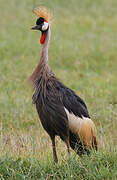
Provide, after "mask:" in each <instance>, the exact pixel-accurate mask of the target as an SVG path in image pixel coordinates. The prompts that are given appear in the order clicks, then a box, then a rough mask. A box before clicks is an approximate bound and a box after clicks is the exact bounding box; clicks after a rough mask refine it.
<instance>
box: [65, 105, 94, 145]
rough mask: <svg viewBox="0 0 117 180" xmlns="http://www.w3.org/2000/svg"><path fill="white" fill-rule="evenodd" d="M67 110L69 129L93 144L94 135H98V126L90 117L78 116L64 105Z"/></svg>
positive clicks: (88, 143) (86, 142) (84, 141)
mask: <svg viewBox="0 0 117 180" xmlns="http://www.w3.org/2000/svg"><path fill="white" fill-rule="evenodd" d="M64 109H65V112H66V114H67V117H68V123H69V129H70V130H71V131H72V132H73V133H74V134H76V135H77V137H79V138H81V139H82V142H83V143H84V144H85V145H87V146H91V144H92V141H93V136H96V128H95V125H94V123H93V121H92V120H91V119H90V118H86V117H82V118H80V117H78V116H75V115H74V114H73V113H69V111H68V110H67V109H66V108H65V107H64Z"/></svg>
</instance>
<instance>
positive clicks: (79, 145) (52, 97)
mask: <svg viewBox="0 0 117 180" xmlns="http://www.w3.org/2000/svg"><path fill="white" fill-rule="evenodd" d="M34 14H35V15H36V16H37V21H36V26H34V27H32V29H33V30H39V31H41V39H40V43H41V44H42V52H41V56H40V60H39V63H38V65H37V67H36V68H35V70H34V72H33V73H32V75H31V76H30V80H31V81H32V83H33V86H34V94H33V97H32V100H33V103H34V104H35V105H36V109H37V112H38V115H39V118H40V121H41V123H42V126H43V128H44V129H45V130H46V132H47V133H48V134H49V136H50V138H51V141H52V147H53V157H54V161H55V162H57V161H58V158H57V153H56V145H55V136H59V137H60V138H61V139H62V140H63V141H64V142H65V144H66V146H67V149H68V152H70V147H71V148H72V149H73V150H75V151H76V153H77V154H78V155H82V154H84V153H88V154H89V153H90V149H91V148H94V149H95V150H97V140H96V128H95V125H94V123H93V121H92V120H91V119H90V116H89V113H88V110H87V107H86V104H85V103H84V101H83V100H82V99H81V98H80V97H79V96H77V95H76V94H75V93H74V92H73V91H72V90H71V89H69V88H67V87H66V86H65V85H64V84H63V83H61V82H60V80H59V79H57V78H56V76H55V75H54V73H53V72H52V71H51V69H50V67H49V65H48V45H49V40H50V23H49V22H50V13H49V11H48V10H47V9H46V8H45V7H37V8H35V9H34Z"/></svg>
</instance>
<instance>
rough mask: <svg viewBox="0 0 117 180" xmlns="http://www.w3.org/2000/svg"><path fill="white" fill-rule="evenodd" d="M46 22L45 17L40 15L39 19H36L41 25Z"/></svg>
mask: <svg viewBox="0 0 117 180" xmlns="http://www.w3.org/2000/svg"><path fill="white" fill-rule="evenodd" d="M43 22H44V18H42V17H40V18H39V19H37V21H36V25H40V24H42V23H43Z"/></svg>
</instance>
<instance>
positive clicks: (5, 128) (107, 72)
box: [0, 0, 117, 180]
mask: <svg viewBox="0 0 117 180" xmlns="http://www.w3.org/2000/svg"><path fill="white" fill-rule="evenodd" d="M38 4H42V5H45V6H47V7H49V8H50V9H51V11H52V12H53V14H54V20H53V24H52V35H51V43H50V47H49V64H50V66H51V69H52V70H53V72H54V73H55V74H56V76H57V77H59V79H61V81H62V82H64V84H66V85H67V86H68V87H70V88H72V89H73V90H74V91H75V92H76V93H77V94H78V95H79V96H80V97H82V98H83V99H84V100H85V102H86V104H87V106H88V110H89V113H90V116H91V118H92V119H93V120H94V122H95V124H96V127H97V130H98V143H99V151H98V153H93V154H92V155H91V157H87V156H86V157H83V158H77V157H76V156H75V154H74V153H73V152H72V153H71V156H70V157H68V156H67V152H66V147H65V145H64V143H63V142H61V141H60V140H59V138H57V140H56V143H57V152H58V156H59V163H58V165H54V164H53V159H52V150H51V142H50V139H49V137H48V135H47V134H46V132H45V131H44V130H43V128H42V126H41V124H40V121H39V118H38V115H37V112H36V110H35V107H34V106H33V105H32V99H31V97H32V93H33V92H32V88H31V87H30V86H29V85H28V83H27V79H28V77H29V76H30V75H31V73H32V71H33V69H34V68H35V66H36V64H37V62H38V59H39V56H40V51H41V46H40V43H39V39H40V33H39V32H32V31H31V30H30V28H31V27H32V26H33V25H34V24H35V21H36V18H35V17H34V15H33V13H32V8H33V7H34V6H36V5H38ZM0 7H1V10H0V23H1V24H0V42H1V43H0V178H1V179H13V180H14V179H48V180H49V179H57V180H58V179H109V180H110V179H117V173H116V169H117V166H116V164H117V153H116V151H117V80H116V77H117V35H116V34H117V33H116V32H117V23H116V21H117V13H116V9H117V1H116V0H113V1H110V0H95V1H92V0H83V1H80V0H71V1H70V2H69V3H68V1H67V0H64V1H62V0H61V1H60V0H54V1H47V0H44V1H41V2H38V1H36V0H35V1H34V0H28V1H24V0H20V1H19V0H12V1H10V2H9V0H5V1H3V0H0Z"/></svg>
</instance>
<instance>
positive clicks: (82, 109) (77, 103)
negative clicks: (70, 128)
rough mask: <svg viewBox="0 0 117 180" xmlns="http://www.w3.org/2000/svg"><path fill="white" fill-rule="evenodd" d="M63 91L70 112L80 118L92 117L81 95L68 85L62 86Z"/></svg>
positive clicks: (66, 106)
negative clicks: (67, 86)
mask: <svg viewBox="0 0 117 180" xmlns="http://www.w3.org/2000/svg"><path fill="white" fill-rule="evenodd" d="M62 92H63V98H62V99H63V105H64V107H65V108H66V109H67V110H68V111H69V113H73V114H74V115H75V116H78V117H80V118H82V117H86V118H90V116H89V114H88V110H87V107H86V104H85V103H84V101H83V100H82V99H81V98H80V97H79V96H77V95H76V94H75V93H74V92H73V91H72V90H71V89H69V88H66V87H62Z"/></svg>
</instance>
